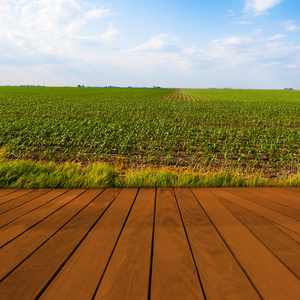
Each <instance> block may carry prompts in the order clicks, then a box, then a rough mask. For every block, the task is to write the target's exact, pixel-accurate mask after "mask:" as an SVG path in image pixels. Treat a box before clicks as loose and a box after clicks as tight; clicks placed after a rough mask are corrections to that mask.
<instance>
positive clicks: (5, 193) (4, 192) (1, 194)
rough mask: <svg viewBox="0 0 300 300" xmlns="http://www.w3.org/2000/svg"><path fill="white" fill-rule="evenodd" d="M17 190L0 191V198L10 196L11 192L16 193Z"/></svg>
mask: <svg viewBox="0 0 300 300" xmlns="http://www.w3.org/2000/svg"><path fill="white" fill-rule="evenodd" d="M17 190H18V189H0V197H2V196H5V195H8V194H12V193H13V192H16V191H17Z"/></svg>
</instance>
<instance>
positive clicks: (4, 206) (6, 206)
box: [0, 189, 51, 215]
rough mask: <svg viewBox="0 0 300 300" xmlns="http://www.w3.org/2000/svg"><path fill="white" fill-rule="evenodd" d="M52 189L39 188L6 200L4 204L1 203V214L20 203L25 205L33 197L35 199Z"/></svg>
mask: <svg viewBox="0 0 300 300" xmlns="http://www.w3.org/2000/svg"><path fill="white" fill-rule="evenodd" d="M50 191H51V190H49V189H38V190H35V191H33V192H31V193H29V194H26V195H23V196H21V197H18V198H15V199H13V200H11V201H8V202H5V203H3V204H2V205H0V215H1V214H3V213H5V212H7V211H9V210H12V209H14V208H16V207H18V206H20V205H24V204H25V203H27V202H29V201H32V200H33V199H35V198H37V197H39V196H42V195H44V194H46V193H49V192H50Z"/></svg>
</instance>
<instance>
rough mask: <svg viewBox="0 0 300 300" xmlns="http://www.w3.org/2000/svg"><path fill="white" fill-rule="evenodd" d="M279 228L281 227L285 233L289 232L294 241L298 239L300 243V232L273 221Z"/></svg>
mask: <svg viewBox="0 0 300 300" xmlns="http://www.w3.org/2000/svg"><path fill="white" fill-rule="evenodd" d="M273 224H274V225H275V226H276V227H277V228H279V229H280V230H281V231H283V232H284V233H285V234H287V235H288V236H289V237H291V238H292V239H293V240H294V241H296V242H297V243H298V244H300V234H298V233H296V232H294V231H292V230H289V229H287V228H285V227H283V226H281V225H279V224H276V223H273Z"/></svg>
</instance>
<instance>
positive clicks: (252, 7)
mask: <svg viewBox="0 0 300 300" xmlns="http://www.w3.org/2000/svg"><path fill="white" fill-rule="evenodd" d="M282 1H283V0H246V1H245V9H244V10H245V12H254V13H256V14H261V13H264V12H265V11H266V10H268V9H270V8H272V7H274V6H275V5H277V4H279V3H280V2H282Z"/></svg>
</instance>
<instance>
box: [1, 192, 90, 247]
mask: <svg viewBox="0 0 300 300" xmlns="http://www.w3.org/2000/svg"><path fill="white" fill-rule="evenodd" d="M84 191H85V190H83V189H74V190H70V191H68V192H67V193H66V194H64V195H62V196H60V197H58V198H57V199H56V201H54V202H48V203H47V204H45V205H43V206H42V207H39V208H38V209H36V210H34V211H32V212H30V213H28V214H26V215H24V216H22V217H20V218H18V219H17V220H15V221H13V222H11V223H9V224H8V225H6V226H3V227H2V228H1V236H0V247H3V245H5V244H6V243H8V242H9V241H11V240H13V239H14V238H16V237H17V236H18V235H20V234H22V233H23V232H25V231H26V230H28V229H29V228H30V227H32V226H34V225H36V224H37V223H39V222H41V220H43V219H44V218H47V217H48V216H49V215H51V214H52V213H54V212H55V211H56V210H58V209H60V208H61V207H62V206H64V205H66V204H67V203H69V202H70V201H72V200H73V199H74V198H75V197H77V196H79V195H80V194H82V193H83V192H84Z"/></svg>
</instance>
